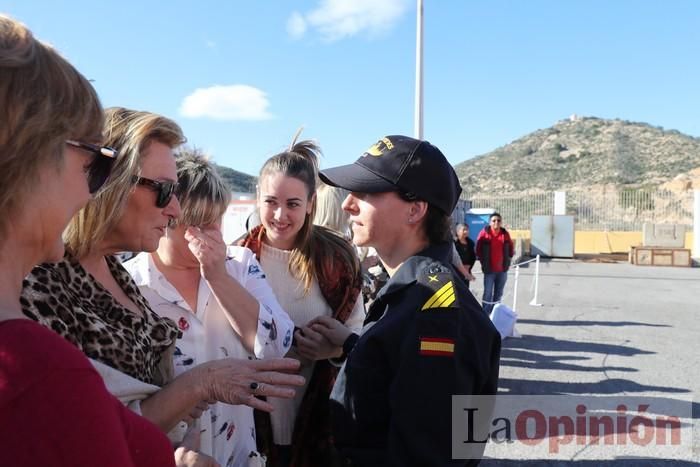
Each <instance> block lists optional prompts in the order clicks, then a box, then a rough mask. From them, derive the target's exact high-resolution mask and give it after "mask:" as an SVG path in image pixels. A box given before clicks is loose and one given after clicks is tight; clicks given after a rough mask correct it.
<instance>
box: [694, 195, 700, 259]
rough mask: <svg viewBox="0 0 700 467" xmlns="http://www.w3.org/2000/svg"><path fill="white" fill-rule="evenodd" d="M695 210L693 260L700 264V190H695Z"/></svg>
mask: <svg viewBox="0 0 700 467" xmlns="http://www.w3.org/2000/svg"><path fill="white" fill-rule="evenodd" d="M694 197H695V200H694V201H695V203H694V204H695V206H694V209H693V258H695V259H696V260H697V261H698V262H700V190H695V193H694Z"/></svg>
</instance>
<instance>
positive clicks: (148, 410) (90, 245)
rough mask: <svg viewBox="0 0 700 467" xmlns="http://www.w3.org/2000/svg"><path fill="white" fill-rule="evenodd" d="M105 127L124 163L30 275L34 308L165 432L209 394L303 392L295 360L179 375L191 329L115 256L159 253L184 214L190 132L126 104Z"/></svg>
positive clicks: (219, 365)
mask: <svg viewBox="0 0 700 467" xmlns="http://www.w3.org/2000/svg"><path fill="white" fill-rule="evenodd" d="M104 133H105V136H106V138H105V144H107V145H108V146H110V147H114V148H116V149H117V150H118V151H119V153H120V156H119V158H118V159H117V161H116V163H115V166H114V170H113V172H112V174H111V175H110V177H109V178H108V179H107V182H106V184H105V186H104V188H103V190H102V191H101V192H99V193H98V194H97V195H96V196H95V197H94V198H93V199H92V200H90V201H89V202H88V204H87V205H86V206H85V207H84V208H83V209H81V210H80V212H78V214H77V215H76V216H74V217H73V219H72V220H71V222H70V224H69V226H68V228H67V230H66V232H65V235H64V240H65V245H66V256H65V257H64V258H63V260H62V261H60V262H58V263H55V264H42V265H40V266H37V267H35V268H34V269H33V270H32V273H31V274H30V275H29V276H28V277H27V279H26V281H25V286H24V291H23V296H22V305H23V311H24V313H25V314H26V315H27V316H28V317H30V318H32V319H34V320H36V321H38V322H39V323H41V324H44V325H45V326H47V327H50V328H51V329H53V330H55V331H56V332H58V333H59V334H61V335H62V336H63V337H64V338H66V339H67V340H69V341H70V342H71V343H73V344H74V345H75V346H77V347H78V348H79V349H80V350H82V351H83V352H84V353H85V354H86V355H87V356H88V357H90V358H91V359H93V360H95V361H96V365H97V367H98V369H100V371H101V373H102V375H103V377H104V378H105V381H106V382H107V385H108V387H109V388H110V389H111V390H112V391H113V392H114V393H115V394H118V395H119V396H120V398H121V399H122V400H123V401H124V402H126V403H128V404H129V406H130V407H131V408H132V409H133V410H135V411H137V412H138V413H141V414H143V415H144V416H145V417H146V418H148V419H149V420H151V421H152V422H153V423H155V424H156V425H158V426H159V427H160V428H161V429H162V430H163V431H165V432H168V431H170V430H172V429H173V428H175V427H176V426H182V423H187V422H191V421H192V419H193V418H196V417H198V416H199V415H200V414H201V411H202V410H203V409H204V408H205V407H206V405H207V403H208V402H209V401H222V402H226V403H230V404H247V405H250V406H252V407H255V408H258V409H261V410H271V409H272V407H271V406H270V404H269V403H267V402H264V401H261V400H259V399H257V398H256V397H255V396H256V395H261V394H262V395H267V396H273V397H293V395H294V390H293V389H290V388H288V387H282V386H294V385H300V384H303V378H301V377H299V376H296V375H290V374H283V373H277V372H276V371H274V370H283V371H290V370H295V369H296V368H297V367H298V362H296V361H294V360H291V359H276V360H265V361H250V360H247V359H234V358H222V359H218V360H213V361H211V362H207V363H203V364H202V365H198V366H196V367H194V368H192V369H190V370H189V371H187V372H185V373H183V374H181V375H179V376H177V377H175V375H174V364H173V357H174V354H175V351H176V342H177V339H178V336H179V335H180V332H181V329H179V328H178V324H176V323H174V322H173V321H172V320H170V319H168V318H165V317H161V316H159V315H158V314H156V313H155V312H154V311H153V310H152V308H151V307H150V306H149V304H148V301H147V300H146V299H145V298H144V297H143V295H142V294H141V293H140V292H139V289H138V287H137V285H136V284H135V283H134V282H133V280H132V279H131V276H130V275H129V273H128V272H127V271H126V270H125V269H124V267H123V266H122V265H121V264H120V263H119V261H118V260H117V259H116V257H115V254H116V253H118V252H121V251H133V252H141V251H148V252H151V251H154V250H156V248H158V243H159V241H160V239H161V237H162V236H163V235H164V234H165V231H166V228H167V226H168V225H169V224H170V223H172V222H174V221H175V220H176V219H177V218H178V217H179V216H180V213H181V209H180V204H179V202H178V200H177V197H176V196H174V193H175V188H176V185H177V168H176V164H175V157H174V149H175V148H177V147H178V146H179V145H180V144H181V143H182V142H183V141H184V139H185V138H184V137H183V135H182V131H181V130H180V127H179V126H178V125H177V124H176V123H175V122H173V121H172V120H170V119H167V118H165V117H162V116H160V115H156V114H153V113H150V112H141V111H135V110H128V109H124V108H111V109H107V111H106V123H105V128H104ZM252 383H255V385H256V386H253V384H252ZM259 385H262V387H264V392H262V391H261V390H260V389H258V386H259ZM176 439H177V437H176Z"/></svg>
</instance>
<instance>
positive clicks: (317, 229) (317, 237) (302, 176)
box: [258, 132, 359, 294]
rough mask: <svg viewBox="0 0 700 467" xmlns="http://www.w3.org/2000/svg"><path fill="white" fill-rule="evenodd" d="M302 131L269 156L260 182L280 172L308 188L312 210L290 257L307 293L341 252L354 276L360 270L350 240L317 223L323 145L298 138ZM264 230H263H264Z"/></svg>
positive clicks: (296, 275) (343, 259)
mask: <svg viewBox="0 0 700 467" xmlns="http://www.w3.org/2000/svg"><path fill="white" fill-rule="evenodd" d="M299 133H300V132H297V134H296V135H295V136H294V139H293V140H292V143H291V144H290V146H289V149H288V150H287V151H285V152H281V153H279V154H277V155H275V156H272V157H271V158H270V159H268V160H267V161H266V162H265V164H264V165H263V167H262V169H260V177H259V180H258V184H259V186H260V185H262V180H263V179H264V178H265V177H268V176H271V175H275V174H281V175H283V176H285V177H292V178H296V179H297V180H300V181H301V182H302V183H303V184H304V185H305V186H306V191H307V199H308V202H309V203H311V213H310V214H307V215H306V219H305V220H304V225H303V226H302V227H301V229H300V230H299V232H298V233H297V236H296V242H295V244H294V248H293V249H292V254H291V255H290V258H289V272H290V273H291V274H292V276H294V277H295V278H297V279H299V280H301V281H302V283H303V284H304V293H305V294H308V293H309V291H310V290H311V284H312V283H313V279H314V277H315V276H316V273H317V271H319V270H320V265H321V264H322V262H323V261H329V262H330V263H331V264H332V263H333V262H334V261H335V260H336V257H337V256H338V255H339V256H340V258H341V259H342V261H344V262H346V263H347V264H348V267H349V269H350V271H351V272H352V274H353V277H354V276H355V275H357V274H358V273H359V262H358V260H357V255H355V252H354V251H353V250H352V248H351V246H350V244H349V243H348V241H347V240H345V239H344V238H342V237H341V236H339V235H338V234H336V233H334V232H333V231H331V230H330V229H327V228H325V227H321V226H314V224H313V222H312V219H314V216H315V213H316V197H315V196H314V193H316V185H317V183H318V157H319V155H320V154H321V149H320V148H319V146H318V144H316V143H315V142H314V141H311V140H304V141H297V137H298V136H299ZM263 231H264V229H263V230H261V233H262V232H263Z"/></svg>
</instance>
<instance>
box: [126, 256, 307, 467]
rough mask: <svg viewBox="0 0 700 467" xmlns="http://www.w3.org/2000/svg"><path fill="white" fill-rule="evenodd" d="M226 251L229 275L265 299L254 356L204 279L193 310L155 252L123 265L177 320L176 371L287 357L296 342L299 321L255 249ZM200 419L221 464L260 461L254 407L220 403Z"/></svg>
mask: <svg viewBox="0 0 700 467" xmlns="http://www.w3.org/2000/svg"><path fill="white" fill-rule="evenodd" d="M227 254H228V257H227V259H226V269H227V271H228V273H229V274H230V275H231V277H233V278H234V279H235V280H237V281H238V282H239V283H240V284H241V285H242V286H243V287H244V288H245V289H246V290H247V291H248V292H250V294H251V295H253V297H255V299H257V300H258V302H259V303H260V309H259V315H258V331H257V335H256V336H255V348H254V355H251V353H250V352H248V351H247V350H246V349H245V347H244V346H243V343H242V342H241V339H240V336H239V335H238V334H237V333H236V331H235V330H234V329H233V327H232V326H231V324H230V323H229V320H228V318H227V317H226V312H225V311H224V310H223V309H222V307H221V305H220V304H219V301H218V300H217V299H216V297H214V296H213V294H212V291H211V289H210V288H209V286H208V284H207V282H206V280H204V279H202V280H200V282H199V293H198V295H197V309H196V310H191V309H190V307H189V305H188V304H187V302H186V301H185V299H184V298H183V297H182V296H181V295H180V294H179V293H178V291H177V290H176V289H175V287H174V286H173V285H172V284H170V282H168V280H167V279H166V278H165V276H164V275H163V274H162V273H161V272H160V271H159V270H158V268H157V267H156V265H155V264H154V262H153V259H152V258H151V255H150V254H148V253H140V254H139V255H137V256H136V257H135V258H134V259H132V260H130V261H127V262H126V263H124V267H125V268H126V269H127V270H128V271H129V273H131V275H132V277H133V278H134V281H135V282H136V284H137V285H138V286H139V288H140V289H141V292H142V293H143V295H144V296H145V297H146V299H147V300H148V301H149V303H150V305H151V308H152V309H153V310H154V311H155V312H156V313H157V314H159V315H161V316H167V317H168V318H171V319H172V320H174V321H175V322H176V323H177V325H178V327H179V328H180V331H182V337H181V338H180V339H178V341H177V343H176V350H175V357H174V360H175V374H176V375H180V374H181V373H183V372H185V371H186V370H188V369H190V368H192V367H193V366H195V365H198V364H200V363H204V362H208V361H211V360H217V359H220V358H226V357H233V358H259V359H261V358H276V357H283V356H285V355H286V354H287V352H288V351H289V348H290V347H291V345H292V333H293V331H294V323H293V322H292V320H291V319H290V318H289V316H288V315H287V313H286V312H285V311H284V310H283V309H282V307H281V306H280V305H279V303H278V302H277V299H276V298H275V295H274V293H273V291H272V289H271V288H270V286H269V284H268V283H267V280H266V278H265V273H264V272H263V270H262V268H261V267H260V264H259V263H258V261H257V260H256V259H255V255H254V254H253V252H252V251H250V250H249V249H247V248H243V247H229V248H228V251H227ZM199 423H200V427H201V429H202V430H204V431H203V432H202V443H201V451H202V452H203V453H205V454H207V455H210V456H212V457H214V458H215V459H216V460H217V462H219V464H221V466H222V467H224V466H248V465H249V462H250V461H253V462H255V461H257V460H258V459H259V457H256V456H259V454H258V453H257V450H256V444H255V424H254V422H253V409H251V408H250V407H247V406H243V405H235V406H234V405H229V404H224V403H220V402H219V403H216V404H214V405H212V406H211V407H210V409H209V410H208V411H206V412H204V413H203V414H202V416H201V418H200V419H199ZM251 456H253V457H251ZM250 465H255V464H254V463H251V464H250Z"/></svg>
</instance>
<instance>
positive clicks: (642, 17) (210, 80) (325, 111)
mask: <svg viewBox="0 0 700 467" xmlns="http://www.w3.org/2000/svg"><path fill="white" fill-rule="evenodd" d="M424 3H425V26H424V27H425V33H424V34H425V46H424V47H425V71H424V75H425V77H424V80H425V132H424V136H425V139H428V140H429V141H431V142H432V143H434V144H436V145H437V146H439V147H440V148H441V149H442V150H443V152H444V153H445V155H446V156H447V157H448V159H449V160H450V161H451V162H453V163H458V162H461V161H464V160H466V159H468V158H470V157H472V156H475V155H478V154H482V153H485V152H488V151H490V150H492V149H495V148H496V147H499V146H502V145H504V144H507V143H509V142H510V141H512V140H514V139H516V138H518V137H520V136H523V135H525V134H527V133H529V132H531V131H534V130H537V129H539V128H546V127H549V126H551V125H552V124H554V123H555V122H556V121H557V120H560V119H563V118H566V117H568V116H569V115H571V114H573V113H576V114H578V115H584V116H598V117H603V118H621V119H627V120H632V121H642V122H647V123H650V124H652V125H660V126H663V127H664V128H668V129H670V128H673V129H677V130H680V131H682V132H684V133H688V134H690V135H693V136H700V27H699V26H698V25H700V2H696V1H693V0H686V1H680V0H675V1H674V0H670V1H664V2H661V1H642V0H634V1H631V0H616V1H610V0H586V1H584V0H578V1H575V0H570V1H564V0H561V1H554V0H549V1H545V0H528V1H516V0H511V1H498V0H489V1H487V0H483V1H476V0H474V1H467V0H424ZM415 4H416V2H415V0H309V1H306V0H304V1H301V0H300V1H292V0H260V1H227V2H224V1H216V2H215V1H207V0H200V1H194V0H173V1H169V2H155V1H151V2H148V1H143V0H142V1H139V2H136V1H131V0H121V1H118V2H117V1H112V0H108V1H101V2H95V1H90V2H87V1H70V0H67V1H64V2H55V1H45V0H32V1H28V0H21V1H16V0H10V1H9V2H8V1H7V0H6V1H4V2H3V5H2V6H1V7H0V10H2V11H3V12H4V13H7V14H10V15H11V16H13V17H15V18H17V19H19V20H21V21H23V22H24V23H26V24H27V25H28V26H29V27H30V28H31V29H32V30H33V31H34V33H35V34H36V35H37V37H39V38H41V39H43V40H46V41H48V42H50V43H52V44H53V45H54V46H55V47H56V48H57V49H58V50H60V51H61V52H62V53H63V54H64V55H65V56H66V57H67V58H68V59H69V60H70V61H71V62H72V63H73V64H74V65H76V67H77V68H78V69H79V70H81V71H82V72H83V73H84V74H85V75H86V76H87V77H88V78H90V79H92V80H94V85H95V87H96V89H97V91H98V92H99V94H100V96H101V98H102V101H103V104H104V105H105V106H113V105H121V106H125V107H131V108H137V109H142V110H150V111H153V112H156V113H160V114H163V115H166V116H168V117H171V118H173V119H175V120H176V121H177V122H178V123H180V124H181V125H182V127H183V129H184V130H185V133H186V135H187V137H188V140H189V142H190V144H193V145H195V146H197V147H200V148H202V149H204V150H205V151H207V152H208V153H210V154H211V156H212V158H213V159H214V160H215V161H216V162H217V163H219V164H222V165H226V166H229V167H232V168H234V169H237V170H240V171H243V172H246V173H250V174H257V173H258V171H259V169H260V166H261V165H262V163H263V162H264V160H265V159H266V158H267V157H269V156H270V155H272V154H274V153H276V152H278V151H279V150H282V149H283V148H285V147H286V146H287V145H288V143H289V140H290V139H291V137H292V135H293V134H294V132H295V131H296V129H297V128H298V127H299V126H301V125H303V126H304V127H305V131H304V133H303V136H306V137H309V138H314V139H317V140H318V141H319V143H320V144H321V147H322V149H323V150H324V153H325V157H324V158H323V160H322V166H323V167H330V166H334V165H338V164H345V163H350V162H352V161H354V160H355V159H356V158H357V157H358V156H359V155H360V153H361V152H362V151H364V150H365V149H366V148H367V147H369V146H370V145H371V144H373V143H374V142H375V141H376V140H377V139H378V138H379V137H381V136H383V135H386V134H396V133H403V134H409V135H410V134H412V133H413V96H414V71H415V25H416V20H415V15H416V5H415Z"/></svg>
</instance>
